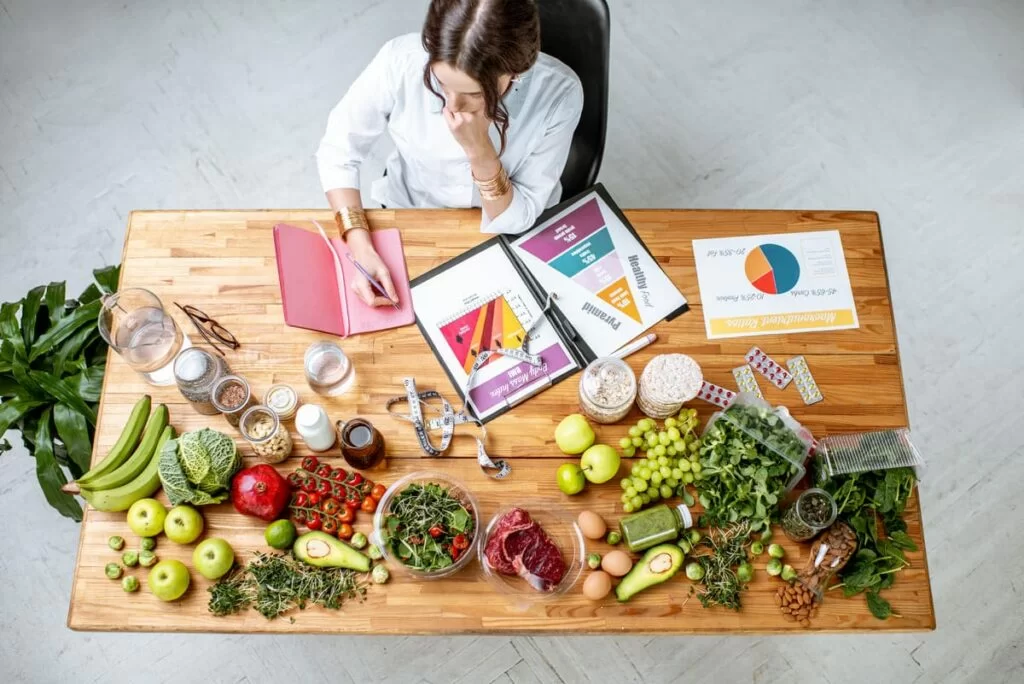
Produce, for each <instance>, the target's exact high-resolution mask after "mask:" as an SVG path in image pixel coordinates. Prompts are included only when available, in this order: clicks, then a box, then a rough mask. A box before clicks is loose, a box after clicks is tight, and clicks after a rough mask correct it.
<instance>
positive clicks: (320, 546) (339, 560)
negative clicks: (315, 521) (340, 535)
mask: <svg viewBox="0 0 1024 684" xmlns="http://www.w3.org/2000/svg"><path fill="white" fill-rule="evenodd" d="M292 553H294V554H295V557H296V558H298V559H299V560H301V561H304V562H306V563H309V564H310V565H315V566H317V567H318V568H348V569H349V570H358V571H359V572H369V571H370V558H369V557H368V556H364V555H363V554H361V553H359V552H358V551H356V550H355V549H353V548H352V547H351V546H349V545H348V544H346V543H345V542H343V541H341V540H340V539H336V538H334V537H332V536H331V535H329V534H327V533H326V532H307V533H306V534H304V535H302V536H301V537H299V538H298V539H296V540H295V544H294V545H293V546H292Z"/></svg>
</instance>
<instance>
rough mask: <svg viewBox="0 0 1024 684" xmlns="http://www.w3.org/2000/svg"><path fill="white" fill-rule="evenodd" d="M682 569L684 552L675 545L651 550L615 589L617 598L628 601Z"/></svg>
mask: <svg viewBox="0 0 1024 684" xmlns="http://www.w3.org/2000/svg"><path fill="white" fill-rule="evenodd" d="M682 567H683V550H682V549H680V548H679V547H678V546H676V545H675V544H659V545H658V546H655V547H653V548H650V549H648V550H647V552H646V553H645V554H644V557H643V558H641V559H640V562H639V563H637V564H636V565H634V566H633V569H632V570H630V571H629V573H628V574H627V575H626V576H625V577H623V578H622V581H621V582H619V585H618V586H617V587H615V598H617V599H619V600H620V601H628V600H629V599H631V598H633V597H634V596H636V595H637V594H638V593H640V592H641V591H643V590H644V589H647V588H648V587H653V586H654V585H656V584H661V583H662V582H664V581H666V580H668V579H670V578H671V577H672V576H673V575H675V574H676V573H677V572H679V569H680V568H682Z"/></svg>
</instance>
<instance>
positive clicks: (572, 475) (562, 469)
mask: <svg viewBox="0 0 1024 684" xmlns="http://www.w3.org/2000/svg"><path fill="white" fill-rule="evenodd" d="M556 477H557V478H558V488H559V489H561V490H562V491H563V492H564V493H566V494H568V495H569V496H572V495H573V494H579V493H580V492H582V491H583V487H584V486H585V485H586V484H587V480H586V478H584V477H583V469H582V468H580V467H579V466H578V465H576V464H575V463H563V464H562V465H560V466H558V472H557V473H556Z"/></svg>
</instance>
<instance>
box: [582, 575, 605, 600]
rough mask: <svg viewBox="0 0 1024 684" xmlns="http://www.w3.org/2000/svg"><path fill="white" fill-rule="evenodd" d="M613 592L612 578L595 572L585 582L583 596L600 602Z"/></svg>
mask: <svg viewBox="0 0 1024 684" xmlns="http://www.w3.org/2000/svg"><path fill="white" fill-rule="evenodd" d="M611 590H612V576H611V575H609V574H608V573H607V572H604V571H602V570H595V571H594V572H592V573H590V575H589V576H588V577H587V579H585V580H584V581H583V595H584V596H586V597H587V598H588V599H590V600H591V601H600V600H601V599H603V598H604V597H605V596H607V595H608V592H610V591H611Z"/></svg>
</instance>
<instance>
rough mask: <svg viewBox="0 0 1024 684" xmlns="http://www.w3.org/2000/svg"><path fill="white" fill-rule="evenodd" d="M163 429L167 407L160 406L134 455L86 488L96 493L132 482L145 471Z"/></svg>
mask: <svg viewBox="0 0 1024 684" xmlns="http://www.w3.org/2000/svg"><path fill="white" fill-rule="evenodd" d="M165 427H167V407H166V406H164V405H163V404H160V405H159V406H157V407H156V410H155V411H153V415H151V416H150V417H149V420H148V421H147V422H146V430H145V431H144V432H143V433H142V441H141V442H139V446H138V448H136V449H135V453H133V454H132V455H131V458H129V459H128V460H127V461H125V462H124V463H122V464H121V465H120V466H118V468H117V469H116V470H114V471H111V472H109V473H106V474H105V475H100V476H99V477H97V478H95V479H93V480H90V481H89V487H88V488H89V489H91V490H92V491H94V492H98V491H100V490H103V489H113V488H115V487H120V486H121V485H123V484H125V483H127V482H131V481H132V480H134V479H135V477H136V476H137V475H138V474H139V473H141V472H142V471H143V470H144V469H145V467H146V465H147V464H148V463H149V461H150V459H151V458H152V456H153V449H155V448H156V443H157V440H159V439H160V437H161V435H162V434H163V432H164V428H165ZM79 484H81V483H79Z"/></svg>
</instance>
